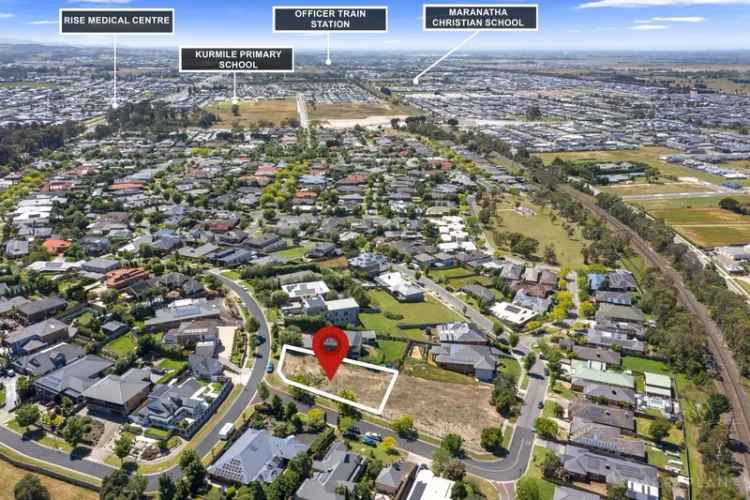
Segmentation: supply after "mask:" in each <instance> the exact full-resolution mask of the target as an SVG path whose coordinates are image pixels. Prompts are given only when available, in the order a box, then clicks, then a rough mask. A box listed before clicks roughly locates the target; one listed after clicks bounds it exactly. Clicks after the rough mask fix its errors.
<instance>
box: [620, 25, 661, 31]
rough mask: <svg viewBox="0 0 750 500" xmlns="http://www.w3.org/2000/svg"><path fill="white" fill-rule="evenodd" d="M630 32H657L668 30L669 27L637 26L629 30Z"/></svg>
mask: <svg viewBox="0 0 750 500" xmlns="http://www.w3.org/2000/svg"><path fill="white" fill-rule="evenodd" d="M628 29H629V30H637V31H656V30H668V29H669V26H667V25H666V24H636V25H635V26H631V27H630V28H628Z"/></svg>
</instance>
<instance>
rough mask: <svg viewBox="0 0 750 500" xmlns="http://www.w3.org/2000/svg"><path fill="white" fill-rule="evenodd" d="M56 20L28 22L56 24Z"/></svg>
mask: <svg viewBox="0 0 750 500" xmlns="http://www.w3.org/2000/svg"><path fill="white" fill-rule="evenodd" d="M57 23H58V21H57V20H55V21H31V22H30V23H29V24H57Z"/></svg>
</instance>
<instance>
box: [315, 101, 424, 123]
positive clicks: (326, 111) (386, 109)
mask: <svg viewBox="0 0 750 500" xmlns="http://www.w3.org/2000/svg"><path fill="white" fill-rule="evenodd" d="M416 113H417V111H416V110H415V109H414V108H412V107H411V106H405V105H394V104H390V103H387V102H341V103H335V104H334V103H317V104H315V105H313V104H311V103H307V114H308V115H309V116H310V119H311V120H320V121H326V120H347V119H356V118H367V117H369V116H403V115H411V114H416Z"/></svg>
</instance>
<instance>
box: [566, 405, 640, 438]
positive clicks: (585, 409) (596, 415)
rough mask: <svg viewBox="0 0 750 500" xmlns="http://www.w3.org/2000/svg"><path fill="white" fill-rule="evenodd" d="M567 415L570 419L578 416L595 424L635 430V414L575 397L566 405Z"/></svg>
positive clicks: (632, 431)
mask: <svg viewBox="0 0 750 500" xmlns="http://www.w3.org/2000/svg"><path fill="white" fill-rule="evenodd" d="M568 416H569V417H570V418H571V419H573V418H579V419H583V420H588V421H589V422H593V423H595V424H602V425H608V426H610V427H617V428H618V429H622V430H623V431H625V432H627V433H631V434H632V433H634V432H635V415H634V414H633V412H632V411H630V410H627V409H624V408H617V407H613V406H603V405H598V404H594V403H592V402H590V401H587V400H585V399H581V398H576V399H573V400H572V401H571V402H570V404H569V405H568Z"/></svg>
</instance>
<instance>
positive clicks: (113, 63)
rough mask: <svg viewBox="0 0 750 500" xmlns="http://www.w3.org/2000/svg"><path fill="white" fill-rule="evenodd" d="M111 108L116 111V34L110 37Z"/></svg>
mask: <svg viewBox="0 0 750 500" xmlns="http://www.w3.org/2000/svg"><path fill="white" fill-rule="evenodd" d="M112 59H113V60H112V108H113V109H117V34H114V35H112Z"/></svg>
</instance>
